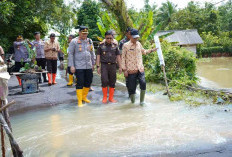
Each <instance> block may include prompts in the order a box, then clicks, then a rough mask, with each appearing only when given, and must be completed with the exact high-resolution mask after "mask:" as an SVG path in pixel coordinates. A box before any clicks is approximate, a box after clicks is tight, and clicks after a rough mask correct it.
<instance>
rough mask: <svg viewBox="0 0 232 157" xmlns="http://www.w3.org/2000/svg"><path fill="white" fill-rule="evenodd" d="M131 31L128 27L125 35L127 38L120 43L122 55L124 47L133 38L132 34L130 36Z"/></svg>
mask: <svg viewBox="0 0 232 157" xmlns="http://www.w3.org/2000/svg"><path fill="white" fill-rule="evenodd" d="M130 30H131V28H130V27H128V28H127V29H126V34H125V37H124V38H123V39H122V40H121V41H120V42H119V50H120V53H121V54H122V47H123V45H124V44H125V43H127V42H128V41H130V38H131V34H130Z"/></svg>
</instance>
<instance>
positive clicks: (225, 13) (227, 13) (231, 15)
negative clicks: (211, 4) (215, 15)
mask: <svg viewBox="0 0 232 157" xmlns="http://www.w3.org/2000/svg"><path fill="white" fill-rule="evenodd" d="M218 11H219V15H220V16H219V19H220V22H219V23H220V29H221V30H223V31H232V1H231V0H229V1H228V2H227V3H226V4H225V5H222V6H220V7H219V8H218Z"/></svg>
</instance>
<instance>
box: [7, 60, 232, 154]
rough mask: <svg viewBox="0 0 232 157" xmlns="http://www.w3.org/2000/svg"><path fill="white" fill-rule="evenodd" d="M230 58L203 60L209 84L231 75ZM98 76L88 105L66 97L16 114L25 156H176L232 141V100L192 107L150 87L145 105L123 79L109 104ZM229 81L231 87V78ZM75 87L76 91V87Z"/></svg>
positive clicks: (16, 132) (60, 77)
mask: <svg viewBox="0 0 232 157" xmlns="http://www.w3.org/2000/svg"><path fill="white" fill-rule="evenodd" d="M230 60H231V59H229V58H226V59H225V61H226V62H225V63H227V66H226V65H224V64H223V63H224V59H219V61H217V63H218V66H214V64H213V63H211V62H206V63H199V65H198V67H199V68H198V74H199V75H200V76H201V77H202V78H204V79H205V80H206V81H205V83H207V84H208V85H210V83H212V84H211V85H215V86H216V85H217V86H218V87H222V86H223V84H224V83H225V82H226V80H227V78H226V77H231V72H230V71H231V69H232V67H231V64H230ZM212 61H213V60H212ZM213 62H214V61H213ZM225 67H227V69H229V70H225V69H223V68H225ZM217 69H218V70H217ZM208 71H211V73H213V74H211V73H208ZM225 71H227V72H225ZM216 72H219V73H220V74H216ZM219 76H220V77H219ZM215 77H217V78H218V79H215ZM57 78H58V81H59V82H60V81H61V80H64V72H61V71H58V77H57ZM96 80H97V79H96V78H95V82H94V83H93V87H94V89H95V91H94V92H91V94H90V95H89V98H90V100H91V101H92V102H91V104H88V105H85V106H84V107H83V108H78V107H77V105H76V103H71V104H67V103H66V104H60V105H57V106H53V107H50V108H46V109H44V108H43V109H40V110H37V111H35V110H33V111H30V112H25V113H23V114H18V115H13V116H11V123H12V127H13V134H14V136H15V137H16V139H17V142H18V143H19V145H20V147H21V148H22V150H23V151H24V156H26V157H34V156H35V157H76V156H81V157H85V156H88V157H89V156H99V157H104V156H107V157H108V156H117V157H118V156H158V157H160V156H161V157H163V156H165V157H166V156H167V155H168V154H169V156H171V157H173V156H174V157H176V155H175V154H176V153H178V154H179V153H181V152H183V153H184V155H183V156H188V155H186V153H187V152H199V151H203V152H205V151H206V150H214V149H215V148H217V147H221V146H223V145H227V144H230V145H231V146H232V104H231V105H227V106H220V105H212V104H210V105H206V106H200V107H191V106H189V105H188V104H185V103H184V102H170V101H169V99H168V97H167V96H165V95H163V91H161V92H158V93H156V94H151V93H148V94H147V96H146V102H147V104H146V105H145V106H144V107H141V106H139V105H138V104H139V102H138V101H139V97H138V96H139V95H137V99H136V100H137V102H136V104H130V101H129V99H128V96H127V92H126V88H125V87H124V86H122V84H117V86H116V87H117V89H116V93H115V97H116V99H117V100H118V101H119V103H116V104H106V105H103V104H101V99H102V91H101V87H100V83H99V81H100V80H99V79H98V80H97V81H96ZM209 80H210V81H209ZM215 82H217V83H215ZM61 83H62V82H60V83H59V84H61ZM61 86H62V88H61V89H60V90H67V87H63V86H66V82H63V85H61ZM224 87H230V81H229V80H227V83H225V85H224ZM53 88H54V87H53ZM73 93H74V94H73V97H75V89H74V87H73ZM61 96H62V95H61ZM6 141H8V140H6ZM7 148H8V151H7V153H8V154H7V156H11V153H10V149H9V148H10V146H9V143H8V144H7ZM231 151H232V148H231ZM215 152H217V151H215ZM219 152H220V151H219ZM231 153H232V152H231ZM170 154H171V155H170ZM221 154H222V155H223V154H224V153H221ZM203 155H204V153H203ZM192 156H195V155H192ZM205 156H207V154H206V155H205ZM205 156H204V157H205ZM216 156H217V155H216ZM229 156H230V155H229ZM229 156H228V157H229ZM178 157H179V156H178ZM225 157H227V155H225Z"/></svg>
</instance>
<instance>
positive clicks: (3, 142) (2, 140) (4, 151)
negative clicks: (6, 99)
mask: <svg viewBox="0 0 232 157" xmlns="http://www.w3.org/2000/svg"><path fill="white" fill-rule="evenodd" d="M0 107H2V100H1V99H0ZM1 145H2V157H5V156H6V150H5V141H4V132H3V127H2V125H1Z"/></svg>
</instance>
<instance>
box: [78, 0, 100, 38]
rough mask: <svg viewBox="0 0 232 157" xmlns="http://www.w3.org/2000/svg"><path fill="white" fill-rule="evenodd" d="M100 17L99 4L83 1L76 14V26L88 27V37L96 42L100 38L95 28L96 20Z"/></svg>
mask: <svg viewBox="0 0 232 157" xmlns="http://www.w3.org/2000/svg"><path fill="white" fill-rule="evenodd" d="M99 16H100V4H99V3H97V2H96V1H93V0H85V1H83V3H82V5H81V7H80V9H79V11H78V14H77V19H78V25H86V26H88V27H89V37H90V38H92V39H94V40H96V39H97V36H100V33H99V31H98V26H97V20H98V17H99Z"/></svg>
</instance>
